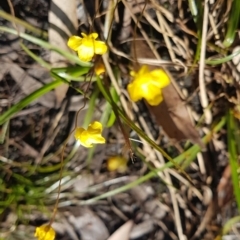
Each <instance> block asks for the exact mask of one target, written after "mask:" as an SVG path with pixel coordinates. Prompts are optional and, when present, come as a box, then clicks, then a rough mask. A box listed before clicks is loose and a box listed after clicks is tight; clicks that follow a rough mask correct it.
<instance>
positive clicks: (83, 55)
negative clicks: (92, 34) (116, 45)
mask: <svg viewBox="0 0 240 240" xmlns="http://www.w3.org/2000/svg"><path fill="white" fill-rule="evenodd" d="M93 56H94V50H93V47H91V46H90V47H88V46H86V45H81V46H80V47H79V48H78V57H79V58H80V60H82V61H84V62H90V61H91V60H92V58H93Z"/></svg>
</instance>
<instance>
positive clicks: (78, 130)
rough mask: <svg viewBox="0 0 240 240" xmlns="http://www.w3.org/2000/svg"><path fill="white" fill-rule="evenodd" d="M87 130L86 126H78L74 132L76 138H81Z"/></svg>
mask: <svg viewBox="0 0 240 240" xmlns="http://www.w3.org/2000/svg"><path fill="white" fill-rule="evenodd" d="M84 131H86V130H85V129H84V128H77V129H76V131H75V134H74V137H75V139H76V140H80V138H81V135H82V133H83V132H84Z"/></svg>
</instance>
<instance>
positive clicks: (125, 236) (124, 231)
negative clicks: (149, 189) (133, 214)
mask: <svg viewBox="0 0 240 240" xmlns="http://www.w3.org/2000/svg"><path fill="white" fill-rule="evenodd" d="M132 227H133V221H132V220H129V221H127V222H126V223H124V224H123V225H122V226H121V227H120V228H119V229H117V230H116V231H115V232H114V233H113V234H112V235H111V236H110V237H109V238H108V240H129V236H130V232H131V229H132Z"/></svg>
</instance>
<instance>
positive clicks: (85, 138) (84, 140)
mask: <svg viewBox="0 0 240 240" xmlns="http://www.w3.org/2000/svg"><path fill="white" fill-rule="evenodd" d="M79 141H80V143H81V145H83V146H84V147H86V148H91V147H93V145H92V141H91V136H89V133H88V132H87V130H85V131H83V132H82V134H81V136H80V138H79Z"/></svg>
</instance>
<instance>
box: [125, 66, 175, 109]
mask: <svg viewBox="0 0 240 240" xmlns="http://www.w3.org/2000/svg"><path fill="white" fill-rule="evenodd" d="M130 75H131V76H132V77H133V78H134V79H133V81H132V82H131V83H129V84H128V86H127V90H128V93H129V95H130V98H131V99H132V101H134V102H136V101H138V100H140V99H142V98H145V99H146V100H147V102H148V103H149V104H150V105H152V106H157V105H158V104H159V103H160V102H161V101H162V100H163V96H162V90H161V89H162V88H164V87H166V86H167V85H168V84H169V83H170V79H169V77H168V75H167V74H166V73H165V72H164V71H163V70H162V69H155V70H153V71H151V72H150V71H149V69H148V66H146V65H143V66H142V67H141V69H140V70H139V71H138V72H137V73H136V72H134V71H132V72H131V73H130Z"/></svg>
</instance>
